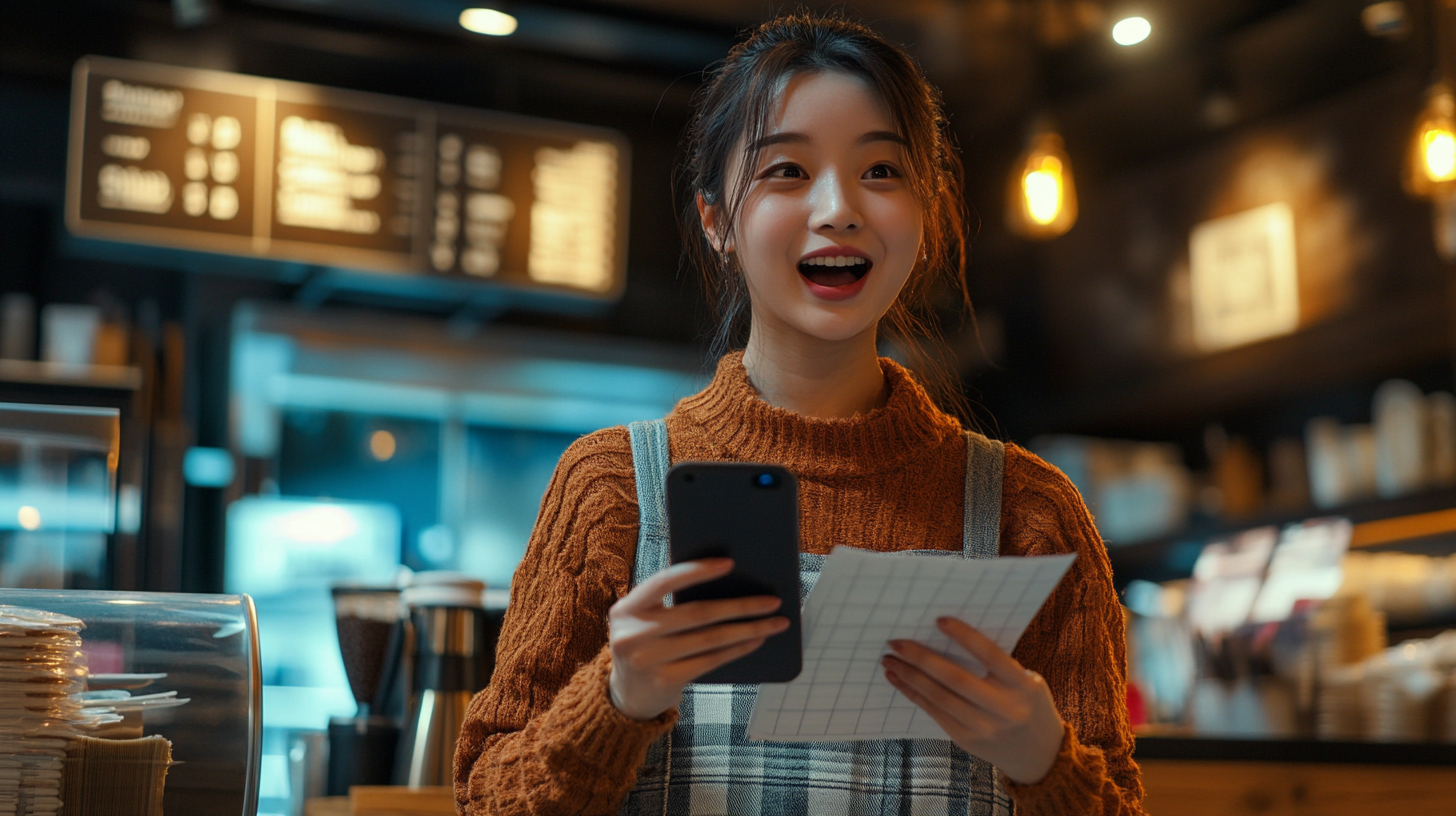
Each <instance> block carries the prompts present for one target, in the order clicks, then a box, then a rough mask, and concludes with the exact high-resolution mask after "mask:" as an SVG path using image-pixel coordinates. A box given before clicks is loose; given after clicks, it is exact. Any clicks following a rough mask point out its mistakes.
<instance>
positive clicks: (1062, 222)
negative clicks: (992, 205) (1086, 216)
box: [1006, 123, 1077, 239]
mask: <svg viewBox="0 0 1456 816" xmlns="http://www.w3.org/2000/svg"><path fill="white" fill-rule="evenodd" d="M1007 181H1008V182H1009V183H1008V184H1007V193H1008V198H1007V202H1006V203H1007V211H1006V224H1007V226H1008V227H1009V228H1010V229H1011V231H1012V232H1013V233H1015V234H1017V235H1020V236H1022V237H1024V238H1033V239H1047V238H1055V237H1057V236H1058V235H1062V234H1064V233H1066V231H1067V230H1069V229H1071V228H1072V225H1073V224H1075V223H1077V185H1076V184H1075V183H1074V182H1073V181H1072V163H1071V159H1069V158H1068V157H1067V151H1066V148H1065V147H1064V146H1063V145H1062V137H1061V136H1059V135H1057V133H1056V131H1054V130H1052V129H1051V127H1050V125H1049V124H1045V123H1044V124H1042V125H1040V126H1039V127H1038V129H1037V131H1036V133H1035V134H1034V135H1033V136H1032V138H1031V140H1030V143H1029V144H1028V145H1027V149H1026V152H1025V153H1023V154H1021V156H1020V158H1018V159H1017V161H1016V169H1015V170H1013V171H1012V173H1011V178H1009V179H1008V180H1007Z"/></svg>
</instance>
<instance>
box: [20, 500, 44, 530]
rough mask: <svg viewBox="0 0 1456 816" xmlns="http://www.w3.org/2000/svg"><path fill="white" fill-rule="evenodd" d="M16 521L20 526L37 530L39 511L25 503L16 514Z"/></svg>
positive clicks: (38, 526)
mask: <svg viewBox="0 0 1456 816" xmlns="http://www.w3.org/2000/svg"><path fill="white" fill-rule="evenodd" d="M16 521H19V522H20V526H21V527H24V528H25V529H27V530H39V529H40V511H39V510H37V509H35V508H34V507H31V506H30V505H28V504H27V505H25V506H24V507H22V508H20V512H19V513H17V514H16Z"/></svg>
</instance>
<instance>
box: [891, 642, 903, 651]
mask: <svg viewBox="0 0 1456 816" xmlns="http://www.w3.org/2000/svg"><path fill="white" fill-rule="evenodd" d="M890 648H891V649H894V650H895V651H897V652H900V651H904V648H905V641H903V640H892V641H890Z"/></svg>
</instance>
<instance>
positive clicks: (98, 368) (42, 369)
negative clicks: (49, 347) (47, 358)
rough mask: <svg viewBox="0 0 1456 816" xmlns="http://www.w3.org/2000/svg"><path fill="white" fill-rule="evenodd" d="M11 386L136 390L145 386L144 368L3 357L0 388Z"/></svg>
mask: <svg viewBox="0 0 1456 816" xmlns="http://www.w3.org/2000/svg"><path fill="white" fill-rule="evenodd" d="M12 385H22V386H36V385H40V386H61V387H66V386H70V387H77V388H100V389H107V390H114V391H136V390H138V389H140V388H141V387H142V370H141V369H140V368H137V367H135V366H116V365H68V364H64V363H43V362H38V361H36V360H0V388H5V387H7V386H12Z"/></svg>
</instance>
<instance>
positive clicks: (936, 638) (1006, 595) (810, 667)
mask: <svg viewBox="0 0 1456 816" xmlns="http://www.w3.org/2000/svg"><path fill="white" fill-rule="evenodd" d="M1075 558H1076V556H1075V555H1071V554H1069V555H1053V556H1040V557H1035V558H985V559H973V558H962V557H959V556H958V555H957V556H950V557H930V556H922V555H909V554H898V555H897V554H884V553H873V552H866V551H864V550H856V549H852V548H849V547H836V548H835V549H834V552H833V553H832V554H831V555H830V556H829V558H828V559H826V560H825V564H824V570H823V572H822V573H821V574H820V576H819V580H818V583H817V584H816V585H815V586H814V590H813V592H811V593H810V594H809V599H808V601H807V602H805V604H804V610H803V621H804V670H803V671H802V672H801V673H800V674H799V676H798V677H797V678H795V679H794V680H793V681H791V682H788V683H764V684H763V685H761V686H759V689H758V697H757V699H755V700H754V704H753V714H752V716H751V717H750V718H749V721H748V738H749V739H753V740H775V741H786V742H841V741H854V740H874V739H909V738H930V739H947V738H948V737H947V735H946V733H945V731H944V730H943V729H941V727H940V726H939V725H937V724H936V723H935V721H934V720H932V719H931V718H930V716H929V715H927V714H926V713H925V712H924V711H922V710H921V709H920V708H919V707H918V706H916V705H915V704H914V703H912V702H910V701H909V700H908V699H906V698H905V696H904V695H903V694H901V693H900V692H898V691H896V690H895V687H894V686H891V685H890V683H889V681H888V680H886V679H885V673H884V669H882V668H881V666H880V658H881V657H882V656H884V655H885V654H887V653H889V650H890V648H889V645H888V641H890V640H892V639H897V638H904V639H908V640H917V641H919V642H921V643H924V644H925V645H927V646H929V647H930V648H932V649H934V650H936V651H938V652H940V653H941V654H944V655H946V656H947V657H949V658H950V659H951V660H954V661H956V662H957V663H959V664H961V665H963V666H965V667H966V668H968V669H970V670H971V671H973V672H975V673H976V674H979V675H984V674H985V669H984V668H983V667H982V666H981V665H980V663H979V662H977V661H976V659H975V658H973V657H971V655H970V654H969V653H968V652H966V651H965V650H964V649H962V648H961V647H960V646H959V645H956V644H953V643H951V641H950V639H949V638H948V637H946V636H945V635H944V634H942V633H941V632H940V630H939V629H938V628H936V625H935V621H936V619H937V618H939V617H942V616H950V617H955V618H960V619H961V620H963V621H965V622H966V623H969V624H970V625H971V626H973V627H975V628H976V629H979V630H980V631H981V632H982V633H984V634H985V635H986V636H987V637H990V638H991V639H992V640H994V641H996V644H997V645H998V646H1000V647H1001V648H1002V649H1003V650H1005V651H1006V652H1008V653H1009V652H1010V651H1011V650H1012V649H1013V648H1014V647H1015V646H1016V641H1017V640H1019V639H1020V638H1021V633H1022V632H1024V631H1026V626H1027V624H1029V623H1031V619H1032V616H1034V615H1035V614H1036V611H1037V610H1038V609H1040V608H1041V605H1042V602H1043V601H1045V600H1046V599H1047V596H1048V595H1050V594H1051V592H1052V589H1054V588H1055V587H1056V585H1057V582H1058V581H1060V580H1061V578H1062V575H1063V574H1064V573H1065V572H1066V571H1067V568H1068V567H1069V566H1071V564H1072V561H1073V559H1075Z"/></svg>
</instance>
